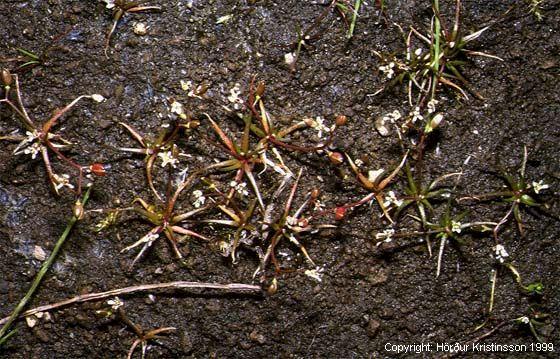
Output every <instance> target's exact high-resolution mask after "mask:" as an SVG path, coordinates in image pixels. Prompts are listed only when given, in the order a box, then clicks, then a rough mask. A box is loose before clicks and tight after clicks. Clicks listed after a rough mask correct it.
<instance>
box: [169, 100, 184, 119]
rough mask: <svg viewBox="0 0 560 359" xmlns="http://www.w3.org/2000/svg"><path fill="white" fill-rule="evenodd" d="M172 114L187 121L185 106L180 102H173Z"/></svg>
mask: <svg viewBox="0 0 560 359" xmlns="http://www.w3.org/2000/svg"><path fill="white" fill-rule="evenodd" d="M171 112H172V113H175V114H177V115H179V117H181V118H182V119H183V120H186V119H187V115H186V114H185V110H184V109H183V105H182V104H181V103H180V102H178V101H175V100H173V102H172V103H171Z"/></svg>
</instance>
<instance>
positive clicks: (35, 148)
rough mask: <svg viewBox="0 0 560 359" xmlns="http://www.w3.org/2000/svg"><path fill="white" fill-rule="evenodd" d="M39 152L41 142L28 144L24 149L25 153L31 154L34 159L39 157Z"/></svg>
mask: <svg viewBox="0 0 560 359" xmlns="http://www.w3.org/2000/svg"><path fill="white" fill-rule="evenodd" d="M39 152H41V145H40V144H39V142H35V143H33V144H31V146H27V147H26V148H25V149H24V150H23V153H24V154H26V155H31V158H32V159H35V158H37V155H38V154H39Z"/></svg>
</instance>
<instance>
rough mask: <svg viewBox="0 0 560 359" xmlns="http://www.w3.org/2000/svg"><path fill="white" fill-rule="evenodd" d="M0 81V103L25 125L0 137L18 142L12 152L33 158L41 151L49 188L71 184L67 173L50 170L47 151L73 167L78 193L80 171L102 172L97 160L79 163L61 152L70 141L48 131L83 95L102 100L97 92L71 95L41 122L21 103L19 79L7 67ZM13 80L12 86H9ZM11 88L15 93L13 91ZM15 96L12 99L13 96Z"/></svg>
mask: <svg viewBox="0 0 560 359" xmlns="http://www.w3.org/2000/svg"><path fill="white" fill-rule="evenodd" d="M2 84H3V88H4V98H2V99H0V104H6V105H7V106H8V107H9V108H10V109H11V110H12V111H13V112H14V113H15V114H16V117H17V118H18V119H19V122H20V124H21V126H22V127H23V128H24V129H25V131H26V134H25V136H21V135H17V134H15V135H9V136H2V137H0V140H10V141H19V144H18V145H17V146H16V148H15V150H14V152H13V153H14V155H19V154H28V155H30V156H31V158H32V159H35V158H36V157H37V155H38V154H41V157H42V159H43V163H44V164H45V169H46V171H47V175H48V177H49V181H50V183H51V186H52V189H53V190H54V192H55V193H56V194H57V195H58V194H59V191H60V189H62V188H63V187H67V188H69V189H74V188H75V186H74V185H73V184H72V183H71V181H70V175H68V174H62V175H59V174H57V173H55V172H54V171H53V168H52V165H51V159H50V153H49V152H53V153H54V154H55V155H56V157H57V158H58V159H59V160H60V161H62V162H64V163H66V164H67V165H69V166H70V167H72V168H74V170H76V171H77V172H78V180H77V185H76V187H77V188H76V192H77V194H80V193H81V187H82V180H83V173H84V171H86V172H92V173H94V174H96V175H104V174H105V170H104V168H103V166H102V165H101V164H92V165H89V166H81V165H79V164H78V163H76V162H75V161H73V160H72V159H70V158H68V157H66V156H65V155H63V154H62V151H64V150H65V149H68V148H69V147H70V146H71V145H72V143H71V142H70V141H68V140H66V139H64V138H63V137H62V136H61V135H58V134H55V133H53V132H52V129H53V127H54V126H55V125H56V124H57V122H58V120H59V118H60V117H62V116H63V115H64V114H65V113H66V112H68V111H69V110H70V109H72V108H73V107H74V106H75V105H76V104H77V103H78V102H79V101H80V100H82V99H84V98H89V99H92V100H94V101H96V102H102V101H104V98H103V96H101V95H82V96H79V97H77V98H76V99H74V100H73V101H72V102H70V104H68V105H66V106H65V107H64V108H62V109H58V110H56V111H55V113H54V114H53V116H52V117H50V118H49V119H48V120H46V121H45V122H44V123H43V124H42V125H41V126H39V125H37V124H36V123H35V121H33V120H32V119H31V117H30V116H29V114H28V113H27V110H26V108H25V106H24V105H23V101H22V96H21V91H20V86H19V81H18V77H17V75H15V74H14V75H12V74H10V72H9V71H8V70H2ZM14 84H15V88H12V86H13V85H14ZM14 91H15V93H13V92H14ZM13 97H15V100H14V99H13Z"/></svg>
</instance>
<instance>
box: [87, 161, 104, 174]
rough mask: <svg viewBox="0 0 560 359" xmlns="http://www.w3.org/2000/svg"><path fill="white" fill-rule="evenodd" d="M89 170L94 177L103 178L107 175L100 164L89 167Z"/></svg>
mask: <svg viewBox="0 0 560 359" xmlns="http://www.w3.org/2000/svg"><path fill="white" fill-rule="evenodd" d="M89 170H90V171H91V173H93V174H94V175H96V176H99V177H103V176H105V175H106V174H107V171H105V167H104V166H103V165H102V164H101V163H94V164H92V165H91V166H89Z"/></svg>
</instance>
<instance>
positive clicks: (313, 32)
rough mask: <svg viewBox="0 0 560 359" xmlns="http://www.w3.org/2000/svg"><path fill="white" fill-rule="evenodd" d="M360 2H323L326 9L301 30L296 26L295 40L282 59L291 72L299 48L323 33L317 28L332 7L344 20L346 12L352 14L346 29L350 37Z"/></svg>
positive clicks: (359, 0)
mask: <svg viewBox="0 0 560 359" xmlns="http://www.w3.org/2000/svg"><path fill="white" fill-rule="evenodd" d="M361 3H362V0H356V3H355V5H354V6H352V5H351V4H350V1H349V0H330V3H326V4H324V5H325V6H327V7H326V9H325V10H323V11H322V12H321V13H320V14H319V16H317V18H315V20H314V21H313V22H312V23H311V24H310V25H309V26H308V27H306V28H305V29H303V30H302V29H300V28H299V27H298V28H297V40H296V41H294V42H293V43H292V44H290V45H289V47H290V49H291V52H289V53H287V54H285V55H284V60H285V62H286V64H287V65H288V66H289V67H290V70H291V71H292V72H295V71H296V63H297V61H298V59H299V57H300V54H301V50H303V49H304V48H307V47H308V46H310V44H311V43H312V42H313V41H315V40H317V39H319V38H320V37H321V36H322V35H323V32H322V31H317V28H318V27H319V26H320V25H321V23H322V22H323V21H324V20H325V18H326V17H327V15H328V14H329V13H330V12H331V11H332V10H333V9H336V11H337V12H338V13H339V14H340V15H341V16H342V18H343V19H344V21H345V22H347V19H346V17H347V16H348V14H352V23H351V25H350V26H351V32H350V30H349V31H348V38H351V37H352V34H353V32H354V26H355V23H356V17H357V11H358V10H359V7H360V5H361ZM356 6H357V9H356ZM352 25H353V26H352Z"/></svg>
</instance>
